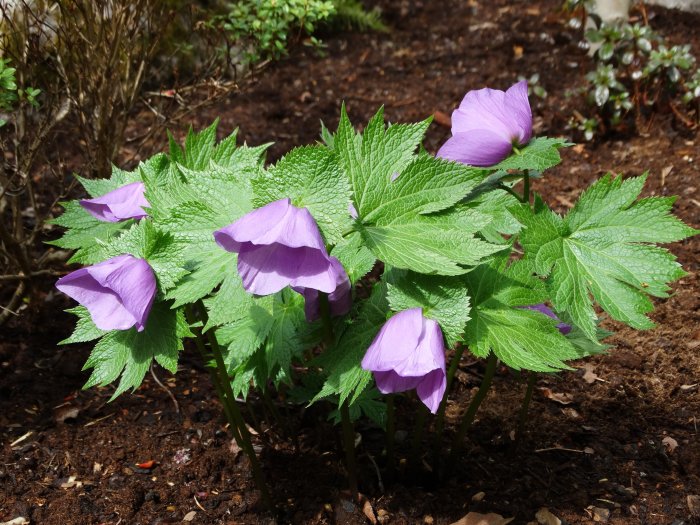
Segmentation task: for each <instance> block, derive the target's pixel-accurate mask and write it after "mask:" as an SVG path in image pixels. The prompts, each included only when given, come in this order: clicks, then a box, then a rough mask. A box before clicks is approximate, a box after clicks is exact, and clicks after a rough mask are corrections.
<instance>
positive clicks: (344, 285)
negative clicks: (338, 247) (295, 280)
mask: <svg viewBox="0 0 700 525" xmlns="http://www.w3.org/2000/svg"><path fill="white" fill-rule="evenodd" d="M330 261H331V270H332V271H333V273H334V275H335V282H336V288H335V290H333V291H332V292H331V293H330V294H328V304H329V306H330V311H331V316H333V317H338V316H341V315H345V314H346V313H348V312H349V311H350V308H351V307H352V286H351V285H350V279H349V278H348V274H347V273H346V272H345V268H343V265H342V264H341V263H340V261H339V260H338V259H336V258H335V257H331V258H330ZM294 291H295V292H298V293H300V294H301V295H303V296H304V301H305V302H304V314H305V315H306V320H307V321H309V322H313V321H316V320H317V319H320V318H321V305H320V300H319V292H318V290H316V289H314V288H306V287H303V286H295V287H294Z"/></svg>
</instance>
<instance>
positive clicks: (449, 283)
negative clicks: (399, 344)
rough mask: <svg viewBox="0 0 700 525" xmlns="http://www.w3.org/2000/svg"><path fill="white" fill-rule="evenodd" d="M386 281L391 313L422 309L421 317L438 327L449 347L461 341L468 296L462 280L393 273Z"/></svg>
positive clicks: (466, 317) (409, 273)
mask: <svg viewBox="0 0 700 525" xmlns="http://www.w3.org/2000/svg"><path fill="white" fill-rule="evenodd" d="M386 278H387V281H388V282H389V285H388V299H389V304H390V305H391V309H392V310H393V311H394V312H400V311H402V310H408V309H409V308H416V307H419V308H422V309H423V316H424V317H427V318H429V319H434V320H436V321H437V322H438V323H439V324H440V328H441V329H442V333H443V334H444V336H445V339H446V340H447V345H448V347H452V346H453V345H455V344H456V343H457V342H458V341H461V340H462V335H463V334H464V326H465V325H466V323H467V321H468V320H469V296H468V295H467V289H466V287H465V286H464V281H463V280H462V279H460V278H458V277H442V276H428V275H421V274H416V273H413V272H405V271H404V272H397V271H396V270H392V271H391V273H390V274H389V275H387V277H386Z"/></svg>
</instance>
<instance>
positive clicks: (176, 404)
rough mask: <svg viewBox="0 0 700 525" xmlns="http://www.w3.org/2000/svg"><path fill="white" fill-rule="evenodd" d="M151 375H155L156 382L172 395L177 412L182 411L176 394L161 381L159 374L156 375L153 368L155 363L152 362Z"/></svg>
mask: <svg viewBox="0 0 700 525" xmlns="http://www.w3.org/2000/svg"><path fill="white" fill-rule="evenodd" d="M151 376H153V380H154V381H155V382H156V384H157V385H158V386H159V387H160V388H161V389H163V390H165V392H166V393H167V394H168V396H170V399H172V401H173V405H175V412H177V413H178V414H179V413H180V405H179V404H178V402H177V399H175V395H174V394H173V393H172V391H171V390H170V389H169V388H168V387H167V386H165V385H164V384H163V383H161V382H160V379H158V376H157V375H156V373H155V371H154V370H153V363H151Z"/></svg>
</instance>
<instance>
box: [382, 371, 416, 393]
mask: <svg viewBox="0 0 700 525" xmlns="http://www.w3.org/2000/svg"><path fill="white" fill-rule="evenodd" d="M374 380H375V382H376V383H377V389H378V390H379V391H380V392H381V393H382V394H393V393H395V392H406V391H407V390H413V389H414V388H416V387H417V386H418V385H419V384H420V383H421V381H422V380H423V378H422V377H402V376H400V375H399V374H397V373H396V372H395V371H394V370H388V371H386V372H374Z"/></svg>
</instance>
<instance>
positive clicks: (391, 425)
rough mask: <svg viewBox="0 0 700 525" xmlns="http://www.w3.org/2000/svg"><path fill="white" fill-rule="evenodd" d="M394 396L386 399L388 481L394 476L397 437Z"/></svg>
mask: <svg viewBox="0 0 700 525" xmlns="http://www.w3.org/2000/svg"><path fill="white" fill-rule="evenodd" d="M394 412H395V411H394V394H388V395H387V397H386V470H387V472H388V476H387V478H388V479H391V478H393V476H394V467H395V463H394V461H395V460H394V436H395V435H396V419H395V416H394Z"/></svg>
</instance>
